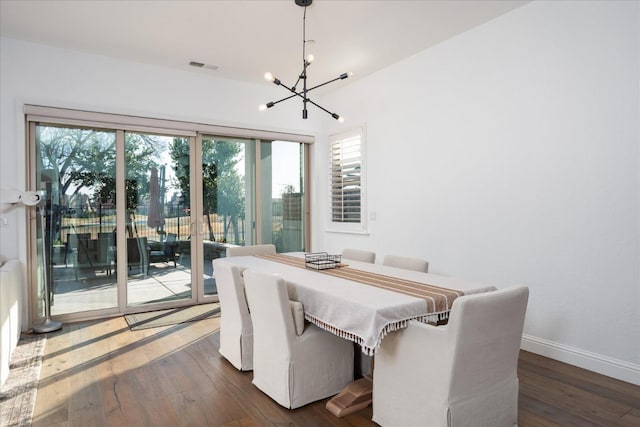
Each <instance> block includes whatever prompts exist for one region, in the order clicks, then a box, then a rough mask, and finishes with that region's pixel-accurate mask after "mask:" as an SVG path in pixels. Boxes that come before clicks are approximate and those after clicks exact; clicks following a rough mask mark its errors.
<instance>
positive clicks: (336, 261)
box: [304, 252, 342, 270]
mask: <svg viewBox="0 0 640 427" xmlns="http://www.w3.org/2000/svg"><path fill="white" fill-rule="evenodd" d="M304 265H305V267H307V268H311V269H314V270H327V269H329V268H338V267H340V266H342V255H329V254H328V253H326V252H315V253H311V254H304Z"/></svg>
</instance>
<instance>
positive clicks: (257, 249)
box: [227, 244, 276, 257]
mask: <svg viewBox="0 0 640 427" xmlns="http://www.w3.org/2000/svg"><path fill="white" fill-rule="evenodd" d="M275 253H276V246H275V245H272V244H265V245H250V246H231V247H229V248H227V256H228V257H232V256H249V255H275Z"/></svg>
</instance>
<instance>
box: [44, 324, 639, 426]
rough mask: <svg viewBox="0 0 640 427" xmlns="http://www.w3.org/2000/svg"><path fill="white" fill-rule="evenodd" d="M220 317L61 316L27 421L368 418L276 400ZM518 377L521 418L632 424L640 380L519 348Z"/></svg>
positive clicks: (365, 422)
mask: <svg viewBox="0 0 640 427" xmlns="http://www.w3.org/2000/svg"><path fill="white" fill-rule="evenodd" d="M218 325H219V318H213V319H206V320H201V321H197V322H191V323H185V324H180V325H174V326H168V327H162V328H154V329H144V330H140V331H130V330H129V328H128V326H127V324H126V322H125V321H124V319H123V318H122V317H118V318H113V319H107V320H100V321H91V322H83V323H75V324H67V325H65V326H64V328H63V329H62V331H60V332H56V333H52V334H49V336H48V339H47V347H46V349H45V356H44V361H43V366H42V370H41V373H40V384H39V388H38V395H37V399H36V405H35V411H34V417H33V426H35V427H40V426H47V427H51V426H53V427H56V426H82V427H84V426H154V427H155V426H276V425H277V426H279V425H287V426H375V425H376V424H375V423H373V422H372V421H371V414H372V412H371V407H368V408H366V409H363V410H361V411H358V412H356V413H354V414H352V415H349V416H347V417H345V418H336V417H334V416H333V415H331V414H330V413H329V412H328V411H327V410H326V409H325V406H324V405H325V403H326V401H321V402H316V403H313V404H311V405H307V406H305V407H303V408H300V409H296V410H287V409H284V408H282V407H281V406H279V405H278V404H276V403H274V402H273V401H272V400H271V399H270V398H269V397H267V396H266V395H264V394H263V393H262V392H260V391H259V390H258V389H257V388H256V387H254V386H253V385H252V384H251V378H252V374H251V373H250V372H239V371H237V370H236V369H235V368H233V366H231V364H229V363H228V362H227V361H226V360H225V359H224V358H222V357H221V356H220V354H219V353H218V346H219V338H218V332H217V329H218ZM519 377H520V404H519V425H520V426H525V427H526V426H569V425H571V426H574V425H575V426H640V387H637V386H634V385H631V384H628V383H625V382H622V381H617V380H614V379H611V378H608V377H604V376H601V375H597V374H594V373H592V372H589V371H586V370H583V369H579V368H575V367H573V366H569V365H566V364H563V363H560V362H556V361H553V360H551V359H547V358H544V357H541V356H537V355H535V354H532V353H527V352H522V353H521V355H520V364H519ZM425 425H428V424H425Z"/></svg>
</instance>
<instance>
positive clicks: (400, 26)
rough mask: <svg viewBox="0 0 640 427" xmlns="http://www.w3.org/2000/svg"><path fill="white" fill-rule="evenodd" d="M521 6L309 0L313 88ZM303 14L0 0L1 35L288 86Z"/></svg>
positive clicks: (269, 4)
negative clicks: (270, 77)
mask: <svg viewBox="0 0 640 427" xmlns="http://www.w3.org/2000/svg"><path fill="white" fill-rule="evenodd" d="M525 3H528V0H522V1H520V0H510V1H505V0H497V1H493V0H482V1H478V0H471V1H457V0H446V1H435V0H430V1H417V0H414V1H382V0H379V1H364V0H360V1H346V0H315V1H314V2H313V4H312V5H311V6H309V7H308V8H307V18H306V38H307V40H315V43H311V42H309V43H307V53H313V54H314V56H315V61H314V63H313V64H312V66H311V68H310V69H309V71H308V74H309V85H310V86H313V85H314V84H318V83H321V82H323V81H325V80H328V79H330V78H334V77H337V76H338V75H339V74H341V73H343V72H346V71H351V72H353V73H354V75H353V79H350V80H351V81H353V80H354V79H357V78H360V77H363V76H366V75H367V74H370V73H373V72H375V71H377V70H380V69H382V68H384V67H386V66H388V65H390V64H392V63H394V62H397V61H399V60H401V59H403V58H406V57H408V56H411V55H413V54H415V53H418V52H420V51H422V50H424V49H426V48H429V47H431V46H433V45H435V44H437V43H440V42H442V41H443V40H446V39H448V38H451V37H453V36H455V35H457V34H460V33H462V32H465V31H467V30H469V29H471V28H473V27H475V26H477V25H480V24H482V23H484V22H487V21H489V20H491V19H493V18H496V17H497V16H499V15H502V14H503V13H506V12H508V11H510V10H513V9H515V8H517V7H520V6H522V5H523V4H525ZM303 12H304V8H302V7H300V6H297V5H296V4H295V3H294V1H293V0H276V1H268V0H256V1H240V0H235V1H187V0H184V1H168V0H167V1H149V0H147V1H97V0H90V1H78V0H72V1H58V0H45V1H35V0H33V1H32V0H18V1H14V0H0V34H1V35H2V36H4V37H9V38H14V39H21V40H27V41H32V42H36V43H42V44H47V45H51V46H57V47H62V48H66V49H71V50H77V51H84V52H90V53H95V54H98V55H105V56H112V57H117V58H122V59H127V60H133V61H138V62H143V63H148V64H156V65H161V66H165V67H173V68H179V69H184V70H190V71H193V72H198V73H207V74H210V75H213V76H217V77H222V78H230V79H236V80H242V81H246V82H254V83H263V82H264V80H262V76H263V74H264V72H265V71H271V72H273V73H274V74H275V75H276V76H278V77H279V78H280V79H281V80H282V81H283V83H285V84H293V81H294V79H295V78H296V77H297V74H298V73H299V72H300V71H301V68H302V21H303V19H302V18H303ZM191 60H195V61H199V62H203V63H206V64H211V65H217V66H219V68H218V70H215V71H214V70H211V69H197V68H194V67H190V66H189V65H188V62H189V61H191ZM345 83H346V82H345Z"/></svg>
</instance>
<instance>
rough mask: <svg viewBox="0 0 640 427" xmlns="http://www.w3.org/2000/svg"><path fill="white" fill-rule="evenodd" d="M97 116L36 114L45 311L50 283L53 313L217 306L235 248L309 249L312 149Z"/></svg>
mask: <svg viewBox="0 0 640 427" xmlns="http://www.w3.org/2000/svg"><path fill="white" fill-rule="evenodd" d="M78 114H79V115H80V116H82V114H80V113H78ZM98 116H99V117H98V118H102V119H103V120H102V121H100V120H98V121H94V120H95V117H96V116H95V115H93V114H91V115H90V118H91V120H87V121H84V120H81V119H78V120H74V119H67V120H60V122H57V121H56V120H55V119H53V120H51V121H45V120H42V117H46V116H42V115H33V116H29V115H28V116H27V118H28V121H27V122H28V125H29V127H28V135H29V147H30V148H29V153H30V155H29V156H30V182H29V188H33V189H37V190H38V191H40V192H41V194H42V195H43V200H44V202H43V203H42V204H41V205H40V206H38V207H37V208H32V209H33V210H32V213H31V215H30V221H31V222H30V231H29V235H30V237H31V244H30V247H31V257H30V259H31V264H30V269H29V270H30V277H31V278H32V280H31V283H33V286H32V290H31V294H32V295H34V297H33V300H32V307H33V308H34V310H35V311H36V312H37V313H42V304H41V303H42V300H43V297H44V295H43V291H42V290H43V289H44V288H45V286H44V280H45V279H46V280H47V282H48V285H49V289H50V300H51V302H52V305H51V314H52V315H53V316H54V317H56V318H57V319H58V320H61V321H71V320H82V319H85V318H95V317H100V316H102V315H105V316H106V315H113V314H117V313H127V312H136V311H147V310H152V309H159V308H169V307H174V306H181V305H189V304H197V303H203V302H209V301H216V300H217V288H216V283H215V272H214V271H213V268H212V261H213V260H214V259H215V258H218V257H224V256H226V250H227V248H228V247H230V246H242V245H253V244H260V243H274V244H275V245H276V248H277V250H278V252H289V251H301V250H305V248H306V245H307V244H308V228H307V226H306V224H307V223H308V221H309V213H308V212H309V207H308V194H307V191H306V186H307V179H306V171H307V168H306V164H307V162H308V158H307V156H308V154H307V150H306V147H307V146H306V144H303V143H300V142H292V141H284V140H276V139H251V138H238V137H228V136H218V135H216V134H215V133H198V132H196V131H190V130H188V129H185V125H184V124H183V123H177V124H176V126H177V127H178V128H180V129H178V130H175V131H172V130H171V127H170V126H168V125H167V126H159V128H161V129H164V130H163V131H162V132H160V131H158V132H155V131H154V132H151V131H149V130H153V129H155V128H154V127H153V126H150V125H148V124H146V125H140V126H137V125H132V124H131V123H130V122H131V120H130V118H127V117H125V118H123V119H122V120H123V123H127V124H126V125H118V124H117V123H115V124H114V123H113V122H111V121H107V120H104V118H105V117H101V116H100V115H98ZM107 118H108V119H109V120H111V119H112V117H111V116H108V117H107ZM170 123H173V122H170ZM152 124H156V123H155V122H154V123H152ZM163 124H166V123H165V122H164V121H163ZM101 125H102V126H101ZM141 129H144V131H142V130H141ZM41 219H42V221H41ZM42 248H44V250H43V249H42Z"/></svg>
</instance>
